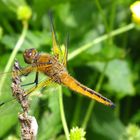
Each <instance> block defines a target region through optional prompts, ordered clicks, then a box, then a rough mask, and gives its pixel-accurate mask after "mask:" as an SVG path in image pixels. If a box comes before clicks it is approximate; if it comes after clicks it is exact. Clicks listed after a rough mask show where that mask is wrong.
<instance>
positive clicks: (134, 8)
mask: <svg viewBox="0 0 140 140" xmlns="http://www.w3.org/2000/svg"><path fill="white" fill-rule="evenodd" d="M130 10H131V12H132V20H133V21H134V22H135V23H136V24H139V25H140V1H136V2H134V3H133V4H132V5H131V6H130Z"/></svg>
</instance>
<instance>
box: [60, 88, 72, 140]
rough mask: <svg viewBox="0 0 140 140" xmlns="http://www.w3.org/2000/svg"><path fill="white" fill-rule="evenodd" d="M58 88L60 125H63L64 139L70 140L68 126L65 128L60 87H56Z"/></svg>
mask: <svg viewBox="0 0 140 140" xmlns="http://www.w3.org/2000/svg"><path fill="white" fill-rule="evenodd" d="M58 88H59V105H60V114H61V120H62V124H63V128H64V132H65V135H66V139H67V140H70V138H69V130H68V126H67V122H66V118H65V113H64V105H63V96H62V87H61V86H58Z"/></svg>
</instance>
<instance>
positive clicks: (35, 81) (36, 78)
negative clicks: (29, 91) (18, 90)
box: [21, 72, 39, 87]
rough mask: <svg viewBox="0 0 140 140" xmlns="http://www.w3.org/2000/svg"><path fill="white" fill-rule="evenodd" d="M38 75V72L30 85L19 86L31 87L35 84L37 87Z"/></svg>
mask: <svg viewBox="0 0 140 140" xmlns="http://www.w3.org/2000/svg"><path fill="white" fill-rule="evenodd" d="M38 75H39V73H38V72H36V75H35V80H34V82H31V83H28V84H24V85H21V86H22V87H23V86H29V85H33V84H35V85H36V86H37V85H38Z"/></svg>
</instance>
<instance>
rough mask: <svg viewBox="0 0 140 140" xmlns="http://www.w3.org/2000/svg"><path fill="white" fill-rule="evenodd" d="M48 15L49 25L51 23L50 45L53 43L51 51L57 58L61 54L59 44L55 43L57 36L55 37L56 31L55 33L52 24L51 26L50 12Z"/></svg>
mask: <svg viewBox="0 0 140 140" xmlns="http://www.w3.org/2000/svg"><path fill="white" fill-rule="evenodd" d="M49 17H50V25H51V32H52V45H53V47H52V51H53V54H54V55H55V56H56V57H57V58H58V59H60V58H61V55H62V51H61V48H60V46H59V45H58V43H57V38H56V33H55V30H54V26H53V20H52V15H51V13H49Z"/></svg>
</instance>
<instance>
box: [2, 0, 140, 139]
mask: <svg viewBox="0 0 140 140" xmlns="http://www.w3.org/2000/svg"><path fill="white" fill-rule="evenodd" d="M133 2H134V1H132V0H125V1H124V0H118V1H114V0H104V1H101V0H90V1H87V0H81V1H76V0H68V1H65V0H52V1H49V0H27V1H24V0H18V1H17V0H1V1H0V55H1V57H0V71H1V72H3V71H4V70H5V71H7V70H8V71H10V70H11V65H12V64H13V61H12V59H14V58H17V59H18V61H19V62H20V64H21V65H23V66H26V64H25V63H24V61H23V58H22V53H23V51H24V50H25V49H27V48H36V49H37V50H38V51H40V52H48V53H50V52H51V46H52V38H51V32H50V23H49V18H48V11H49V10H51V11H52V13H53V20H54V26H55V30H56V34H57V38H58V40H59V44H60V45H62V44H63V43H64V42H65V40H66V36H67V34H69V36H70V40H69V46H68V52H69V57H68V71H69V73H70V74H71V75H72V76H73V77H75V78H76V79H77V80H78V81H80V82H81V83H83V84H84V85H86V86H88V87H90V88H92V89H95V90H97V91H100V93H102V94H103V95H104V96H106V97H107V98H109V99H111V100H112V101H113V102H114V103H115V104H116V108H115V109H111V108H109V107H107V106H104V105H102V104H100V103H97V102H94V101H91V99H89V98H86V97H83V96H80V95H78V94H75V92H73V91H70V90H69V89H67V88H65V87H62V89H61V87H59V86H56V85H54V86H51V87H48V88H46V89H43V90H41V93H44V94H42V96H39V95H37V96H35V95H34V96H32V97H31V98H32V100H31V101H30V102H31V107H32V108H31V112H30V113H31V114H32V115H34V116H35V117H36V119H37V121H38V126H39V128H38V140H65V139H66V135H65V131H66V129H64V128H63V124H62V121H61V115H60V113H61V111H62V110H61V109H60V106H59V104H60V102H61V101H60V99H62V98H61V96H60V95H61V93H63V104H64V113H65V117H66V122H67V125H68V129H69V130H70V129H72V128H73V127H76V126H78V127H79V128H84V130H85V131H86V135H85V138H86V139H87V140H97V139H98V140H140V128H139V124H140V108H139V106H140V103H139V99H140V98H139V96H140V92H139V91H140V82H139V73H140V53H139V52H140V46H139V44H140V30H139V27H137V26H135V25H134V24H133V23H132V21H131V12H130V5H131V4H132V3H133ZM27 5H28V6H29V7H27V9H26V8H25V11H24V12H21V13H20V10H21V9H20V8H21V6H27ZM28 8H31V10H32V11H30V9H28ZM28 12H29V13H28ZM30 12H32V16H31V13H30ZM22 16H23V17H22ZM27 25H28V29H27ZM104 35H105V36H104ZM22 39H23V40H22ZM18 43H19V44H18ZM20 43H21V44H20ZM22 43H23V44H22ZM13 51H14V52H15V54H13V55H12V57H10V55H11V54H12V52H13ZM9 59H10V60H11V62H9V61H10V60H9ZM8 62H9V63H8ZM6 65H8V66H6ZM0 77H1V75H0ZM8 77H9V76H8ZM8 77H6V78H8ZM31 77H32V78H31V79H33V75H32V76H31ZM6 78H5V79H6ZM28 80H29V78H27V79H26V83H27V82H29V81H28ZM7 81H8V80H7V79H6V80H5V81H4V82H3V81H1V82H0V84H1V87H0V88H1V91H2V94H0V99H1V101H2V100H3V99H7V98H10V97H9V96H11V91H10V90H9V91H8V90H6V89H8V88H9V89H10V84H6V82H7ZM3 91H4V92H3ZM7 106H10V107H11V108H10V109H7ZM7 106H4V107H1V108H0V139H5V140H14V139H15V140H16V139H20V128H19V126H20V124H19V122H18V117H17V112H19V110H18V111H17V110H16V107H17V105H16V106H13V107H14V108H12V106H11V105H10V103H9V105H7ZM3 109H5V110H7V111H6V113H3V112H4V111H3ZM67 139H68V138H67ZM71 140H82V139H78V138H76V139H71Z"/></svg>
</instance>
